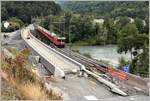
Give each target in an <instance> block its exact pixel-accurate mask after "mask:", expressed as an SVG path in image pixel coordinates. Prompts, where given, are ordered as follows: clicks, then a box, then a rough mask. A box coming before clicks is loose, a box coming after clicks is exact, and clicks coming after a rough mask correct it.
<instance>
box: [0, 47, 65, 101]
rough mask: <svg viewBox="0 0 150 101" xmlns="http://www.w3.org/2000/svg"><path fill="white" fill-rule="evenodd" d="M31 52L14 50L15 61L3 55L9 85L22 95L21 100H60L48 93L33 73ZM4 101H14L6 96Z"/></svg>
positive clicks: (55, 95) (4, 69)
mask: <svg viewBox="0 0 150 101" xmlns="http://www.w3.org/2000/svg"><path fill="white" fill-rule="evenodd" d="M29 51H30V50H29V49H25V50H22V51H20V52H18V51H17V50H14V49H13V53H14V54H13V55H15V59H7V58H6V57H5V56H4V55H3V54H2V55H1V62H2V71H3V72H4V73H6V74H7V78H4V79H5V80H6V81H7V82H8V83H9V85H11V86H13V87H14V88H15V89H16V90H17V92H19V93H20V95H19V99H21V100H47V99H48V100H60V99H62V97H61V96H59V95H57V94H55V93H52V91H51V92H47V90H46V89H45V88H44V84H43V83H42V82H41V81H40V80H39V79H38V78H37V77H36V75H35V74H34V73H33V72H32V71H31V68H32V67H29V66H31V65H30V64H29V63H28V56H29V55H30V52H29ZM3 98H4V100H8V99H13V98H11V97H8V95H7V94H6V95H5V94H4V97H3Z"/></svg>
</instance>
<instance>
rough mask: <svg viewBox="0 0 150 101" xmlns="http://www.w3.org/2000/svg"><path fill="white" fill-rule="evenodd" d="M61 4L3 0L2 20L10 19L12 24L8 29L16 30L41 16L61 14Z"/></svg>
mask: <svg viewBox="0 0 150 101" xmlns="http://www.w3.org/2000/svg"><path fill="white" fill-rule="evenodd" d="M61 11H62V10H61V7H60V5H58V4H56V3H55V2H53V1H51V2H45V1H2V2H1V21H6V20H7V21H9V22H11V24H12V26H10V27H9V28H8V29H7V30H6V29H5V28H3V26H2V31H14V30H17V29H19V28H20V27H22V26H23V25H28V24H30V23H31V21H32V19H33V18H35V17H39V16H47V15H50V14H52V15H59V14H60V13H61Z"/></svg>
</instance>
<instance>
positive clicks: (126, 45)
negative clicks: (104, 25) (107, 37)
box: [118, 24, 149, 74]
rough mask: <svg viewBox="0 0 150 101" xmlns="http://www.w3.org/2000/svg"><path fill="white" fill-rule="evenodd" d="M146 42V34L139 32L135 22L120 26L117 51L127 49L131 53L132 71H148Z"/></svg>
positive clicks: (147, 42)
mask: <svg viewBox="0 0 150 101" xmlns="http://www.w3.org/2000/svg"><path fill="white" fill-rule="evenodd" d="M148 44H149V38H148V35H147V34H144V33H143V34H141V33H139V32H138V29H137V28H136V25H135V24H127V25H126V26H125V27H124V28H122V30H121V32H120V34H119V40H118V52H119V53H122V52H125V53H127V52H128V51H129V52H130V53H131V72H132V73H136V74H139V73H140V72H139V71H143V72H146V71H147V72H148V67H149V66H148V61H149V58H148V57H149V55H148V50H149V49H148ZM133 56H134V58H133Z"/></svg>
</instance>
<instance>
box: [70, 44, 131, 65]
mask: <svg viewBox="0 0 150 101" xmlns="http://www.w3.org/2000/svg"><path fill="white" fill-rule="evenodd" d="M72 48H73V49H75V50H79V52H80V53H81V54H84V53H88V54H90V55H91V57H92V58H94V59H97V60H104V61H108V62H109V63H110V64H111V65H113V66H118V64H119V58H121V57H124V58H125V60H130V53H127V54H125V53H122V54H118V53H117V46H116V45H106V46H73V47H72Z"/></svg>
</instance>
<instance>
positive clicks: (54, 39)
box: [34, 25, 65, 48]
mask: <svg viewBox="0 0 150 101" xmlns="http://www.w3.org/2000/svg"><path fill="white" fill-rule="evenodd" d="M34 27H35V29H36V30H37V31H39V32H40V33H42V34H43V35H44V36H46V37H47V38H48V39H49V40H50V41H51V42H52V43H53V44H54V45H56V46H57V47H60V48H63V47H65V38H64V37H62V38H60V37H58V36H57V35H56V34H54V33H51V32H49V31H48V30H46V29H45V28H43V27H41V26H39V25H34Z"/></svg>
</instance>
